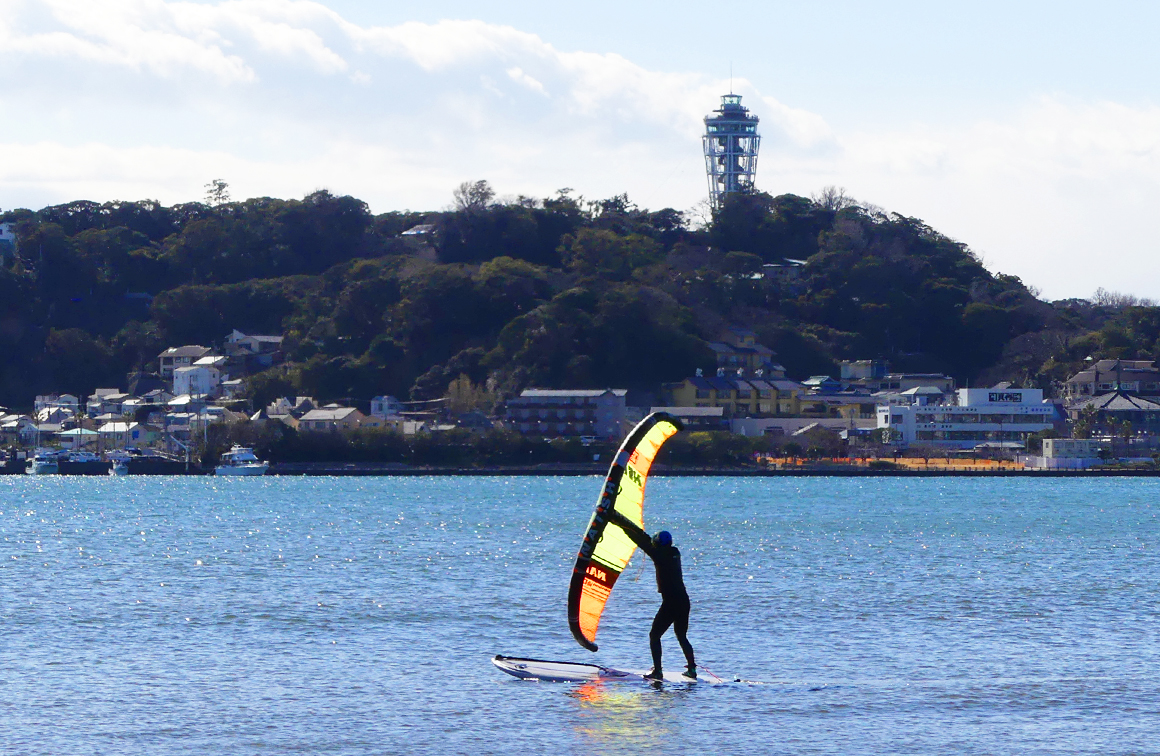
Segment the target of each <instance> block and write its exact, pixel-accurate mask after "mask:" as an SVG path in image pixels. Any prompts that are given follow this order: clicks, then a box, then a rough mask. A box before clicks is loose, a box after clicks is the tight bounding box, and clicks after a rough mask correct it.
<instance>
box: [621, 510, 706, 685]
mask: <svg viewBox="0 0 1160 756" xmlns="http://www.w3.org/2000/svg"><path fill="white" fill-rule="evenodd" d="M608 521H609V522H611V523H614V524H616V525H617V526H619V527H620V529H621V530H623V531H624V532H625V534H627V535H628V537H629V538H631V539H632V541H633V543H635V544H636V545H637V546H639V547H640V550H641V551H643V552H644V553H645V554H648V556H649V558H650V559H652V561H653V564H654V565H655V566H656V570H657V593H659V594H661V607H660V609H657V615H656V617H654V618H653V623H652V629H651V630H649V634H648V643H649V648H650V649H651V650H652V658H653V668H652V671H651V672H649V673H648V674H647V675H645V677H647V678H649V679H651V680H660V679H662V677H663V674H662V672H661V669H662V668H661V636H662V635H664V634H665V631H667V630H668V629H669V627H670V626H672V628H673V633H674V634H675V635H676V636H677V642H678V643H680V644H681V650H682V651H684V652H685V661H686V662H688V665H689V666H688V669H686V670H685V671H684V672H683V673H682V674H684V676H685V677H688V678H693V679H695V678H696V677H697V662H696V661H694V659H693V646H692V645H691V644H690V643H689V639H688V638H686V637H685V634H686V633H687V632H688V631H689V593H688V591H686V590H685V579H684V576H683V575H682V574H681V552H680V551H679V550H678V549H677V547H676V546H674V545H673V537H672V535H670V534H669V532H668V531H667V530H662V531H660V532H659V533H657V534H656V535H655V536H653V537H652V538H650V537H649V535H648V533H646V532H644V531H643V530H641V529H640V527H638V526H637V524H636V523H634V522H633V521H632V520H629V519H628V518H627V517H625V516H624V515H622V514H621V513H620V512H617V511H616V510H615V509H614V510H612V513H611V514H610V515H609V516H608Z"/></svg>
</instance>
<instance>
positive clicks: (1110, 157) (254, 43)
mask: <svg viewBox="0 0 1160 756" xmlns="http://www.w3.org/2000/svg"><path fill="white" fill-rule="evenodd" d="M1158 28H1160V4H1157V5H1150V4H1144V3H1103V4H1100V5H1099V6H1098V7H1097V6H1095V5H1086V6H1081V5H1077V4H1067V3H1031V2H1027V3H1018V4H1009V3H992V2H973V3H957V4H949V3H942V4H933V3H912V2H894V3H844V2H831V3H825V4H820V3H800V2H799V3H782V2H763V3H758V4H752V3H746V4H742V3H705V4H694V3H681V2H666V3H659V2H636V3H624V2H619V3H616V2H607V1H606V0H597V1H595V2H586V3H582V4H579V3H576V4H561V3H544V2H525V1H523V0H519V1H517V2H505V3H495V4H484V3H479V2H473V3H467V2H439V1H435V2H425V3H421V4H419V3H413V2H407V3H403V2H360V1H358V0H320V1H319V2H310V1H306V0H303V1H294V0H234V1H232V2H208V1H207V2H176V1H169V0H0V151H2V154H4V155H5V159H4V160H3V161H0V207H4V208H8V207H14V206H29V207H39V206H41V205H44V204H48V203H53V202H63V201H68V200H71V199H80V198H85V199H94V200H109V199H140V198H146V197H148V198H156V199H159V200H161V201H162V202H166V203H171V202H181V201H187V200H191V199H197V198H199V197H200V195H201V194H202V186H203V185H204V184H205V183H206V182H208V181H209V180H210V179H213V178H219V177H220V178H223V179H225V180H227V181H228V182H229V183H230V185H231V187H232V190H233V194H234V196H235V197H247V196H258V195H271V196H283V197H291V196H301V195H303V194H305V193H307V192H309V191H312V190H314V189H316V188H321V187H325V188H329V189H331V190H332V191H335V192H340V193H349V194H353V195H355V196H358V197H361V198H363V199H365V200H366V201H368V202H369V203H370V205H371V207H372V209H373V210H374V211H376V212H382V211H386V210H393V209H405V208H410V209H437V208H440V207H443V206H446V205H447V204H448V203H449V202H450V198H451V189H452V187H453V186H454V185H455V184H457V183H458V182H460V181H463V180H468V179H478V178H486V179H488V180H490V181H491V182H492V184H493V185H494V186H495V187H496V189H497V190H498V191H499V192H500V194H501V195H515V194H529V195H533V196H544V195H547V194H549V193H552V192H554V191H555V190H556V189H559V188H562V187H565V186H567V187H572V188H574V189H575V190H576V191H577V192H579V193H581V194H583V195H585V196H587V197H591V198H601V197H606V196H610V195H612V194H617V193H620V192H624V191H627V192H628V193H629V195H630V197H631V198H632V199H634V200H635V201H636V202H638V203H639V204H641V205H644V206H649V207H654V208H656V207H661V206H665V205H669V206H673V207H676V208H678V209H682V210H683V209H687V208H691V207H693V206H694V205H695V204H696V203H698V202H699V201H701V200H702V199H703V197H704V194H705V181H704V177H703V173H702V164H701V158H700V154H699V152H700V140H699V131H700V127H701V124H700V118H701V117H702V116H703V115H704V114H705V113H707V112H708V111H710V110H711V109H712V108H714V107H715V106H716V103H717V98H718V96H719V95H720V94H722V93H723V92H724V90H725V89H727V88H728V86H729V70H730V66H732V70H733V73H734V86H735V88H736V90H737V91H738V92H739V93H741V94H742V95H744V97H745V104H746V105H748V106H750V107H751V108H752V109H753V111H754V112H755V113H756V114H757V115H758V116H760V117H761V119H762V128H761V131H762V135H763V143H762V153H761V159H760V163H759V168H758V186H759V187H760V188H761V189H764V190H765V191H769V192H771V193H773V194H779V193H783V192H793V193H797V194H804V195H808V194H810V193H812V192H816V191H818V190H819V189H821V188H822V187H823V186H826V185H828V184H835V185H839V186H844V187H846V188H847V190H848V191H849V192H850V193H851V194H852V195H853V196H855V197H857V198H858V199H860V200H862V201H865V202H869V203H873V204H875V205H878V206H880V207H882V208H884V209H886V210H889V211H896V212H900V213H903V214H905V215H909V216H915V217H919V218H922V219H924V220H926V221H927V222H928V223H930V224H931V225H932V226H934V227H935V228H937V229H939V230H941V231H943V232H944V233H946V234H948V235H950V236H952V237H954V238H956V239H958V240H960V241H963V242H965V243H967V244H969V245H970V246H971V247H972V249H974V250H976V251H977V252H978V253H979V254H980V255H981V256H982V257H983V259H984V260H985V262H986V263H987V265H988V266H989V267H990V268H991V269H993V270H996V271H1000V272H1005V273H1012V274H1015V275H1018V276H1020V277H1021V278H1023V279H1024V280H1025V281H1026V282H1027V283H1029V284H1031V285H1033V286H1036V287H1038V288H1040V289H1041V290H1042V292H1043V295H1044V296H1045V297H1048V298H1059V297H1068V296H1088V295H1090V294H1091V293H1092V292H1093V291H1094V290H1095V289H1096V288H1097V287H1104V288H1107V289H1112V290H1119V291H1124V292H1131V293H1134V294H1137V295H1141V296H1149V297H1155V298H1160V270H1158V269H1157V268H1156V266H1154V265H1153V264H1152V260H1153V258H1154V256H1155V247H1156V241H1155V238H1156V236H1155V234H1154V233H1153V229H1152V226H1153V223H1152V220H1151V219H1152V215H1153V208H1154V207H1156V205H1157V203H1158V202H1160V181H1158V179H1160V107H1158V106H1157V92H1156V89H1157V84H1156V75H1155V73H1154V72H1155V71H1156V70H1157V69H1158V67H1157V62H1158V61H1157V57H1158V56H1160V53H1158V52H1157V46H1156V45H1155V44H1154V42H1153V40H1154V38H1155V37H1156V31H1157V29H1158Z"/></svg>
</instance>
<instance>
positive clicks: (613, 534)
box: [568, 412, 682, 651]
mask: <svg viewBox="0 0 1160 756" xmlns="http://www.w3.org/2000/svg"><path fill="white" fill-rule="evenodd" d="M681 428H682V425H681V421H680V420H678V419H677V418H675V417H673V416H672V415H669V414H666V413H664V412H655V413H653V414H651V415H649V416H648V417H646V418H645V419H644V420H641V421H640V423H639V424H638V425H637V426H636V427H635V428H633V429H632V432H631V433H629V434H628V438H626V439H625V440H624V443H623V444H622V445H621V447H620V451H619V452H617V454H616V458H615V459H614V460H613V461H612V467H610V468H609V470H608V478H607V480H605V482H604V489H603V491H601V493H600V501H599V502H597V504H596V512H595V513H594V514H593V515H592V519H591V520H589V522H588V530H587V532H586V533H585V534H584V542H583V543H582V544H581V545H580V554H579V556H577V557H576V567H575V569H573V570H572V584H571V585H570V586H569V588H568V625H569V626H570V627H571V628H572V635H573V636H574V637H575V638H576V641H577V642H578V643H579V644H580V645H581V646H583V647H584V648H586V649H588V650H589V651H595V650H596V628H597V626H598V625H599V624H600V614H601V613H602V612H603V611H604V604H605V603H606V602H607V601H608V596H609V594H610V593H611V592H612V586H613V585H615V584H616V579H617V578H618V577H620V573H621V572H623V571H624V568H625V567H626V566H628V560H629V559H630V558H631V557H632V552H633V551H634V550H635V549H636V544H634V543H633V542H632V540H631V539H630V538H629V537H628V535H627V534H626V533H625V532H624V531H623V530H621V529H620V528H619V527H615V526H613V527H608V519H607V517H608V513H609V512H610V511H611V510H612V509H616V511H617V512H620V513H621V514H622V515H624V516H625V517H627V518H628V519H630V520H632V521H633V522H635V523H636V524H637V525H639V526H641V527H642V528H643V527H644V484H645V481H646V480H647V479H648V471H649V468H651V467H652V463H653V460H654V459H655V458H656V456H657V452H659V451H660V448H661V446H662V445H663V444H664V443H665V441H667V440H668V439H669V437H670V436H672V435H673V434H674V433H676V432H677V431H679V430H681Z"/></svg>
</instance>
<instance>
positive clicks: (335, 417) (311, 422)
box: [298, 404, 381, 433]
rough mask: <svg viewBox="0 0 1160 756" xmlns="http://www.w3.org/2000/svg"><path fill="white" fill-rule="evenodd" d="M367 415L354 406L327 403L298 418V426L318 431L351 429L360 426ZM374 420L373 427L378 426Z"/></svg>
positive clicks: (335, 431) (378, 423)
mask: <svg viewBox="0 0 1160 756" xmlns="http://www.w3.org/2000/svg"><path fill="white" fill-rule="evenodd" d="M366 419H367V417H366V415H364V414H363V413H361V412H359V411H358V410H357V409H355V408H354V407H341V406H339V405H337V404H328V405H326V406H325V407H322V408H321V409H312V410H310V411H309V412H307V413H306V414H305V415H303V416H302V417H300V418H299V419H298V427H299V428H301V429H302V430H308V431H315V432H318V433H338V432H339V431H352V430H354V429H355V428H359V427H361V426H362V424H363V422H364V421H366ZM380 424H381V423H380V422H379V421H376V422H375V427H379V426H380Z"/></svg>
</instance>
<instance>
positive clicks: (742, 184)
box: [702, 64, 761, 210]
mask: <svg viewBox="0 0 1160 756" xmlns="http://www.w3.org/2000/svg"><path fill="white" fill-rule="evenodd" d="M758 120H759V119H758V117H757V116H755V115H751V114H750V113H749V109H748V108H746V107H744V106H743V105H742V104H741V95H738V94H733V66H732V64H730V66H729V94H727V95H722V97H721V107H720V108H719V109H717V110H715V111H713V113H711V114H710V115H707V116H705V136H704V137H703V139H702V143H703V145H704V148H705V174H706V176H707V177H708V179H709V203H710V205H712V207H713V209H714V210H718V209H720V208H721V203H722V202H723V201H724V199H725V195H726V194H731V193H733V192H750V191H752V190H753V180H754V178H756V176H757V149H758V146H759V145H760V144H761V136H760V135H759V134H758V133H757V122H758Z"/></svg>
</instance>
